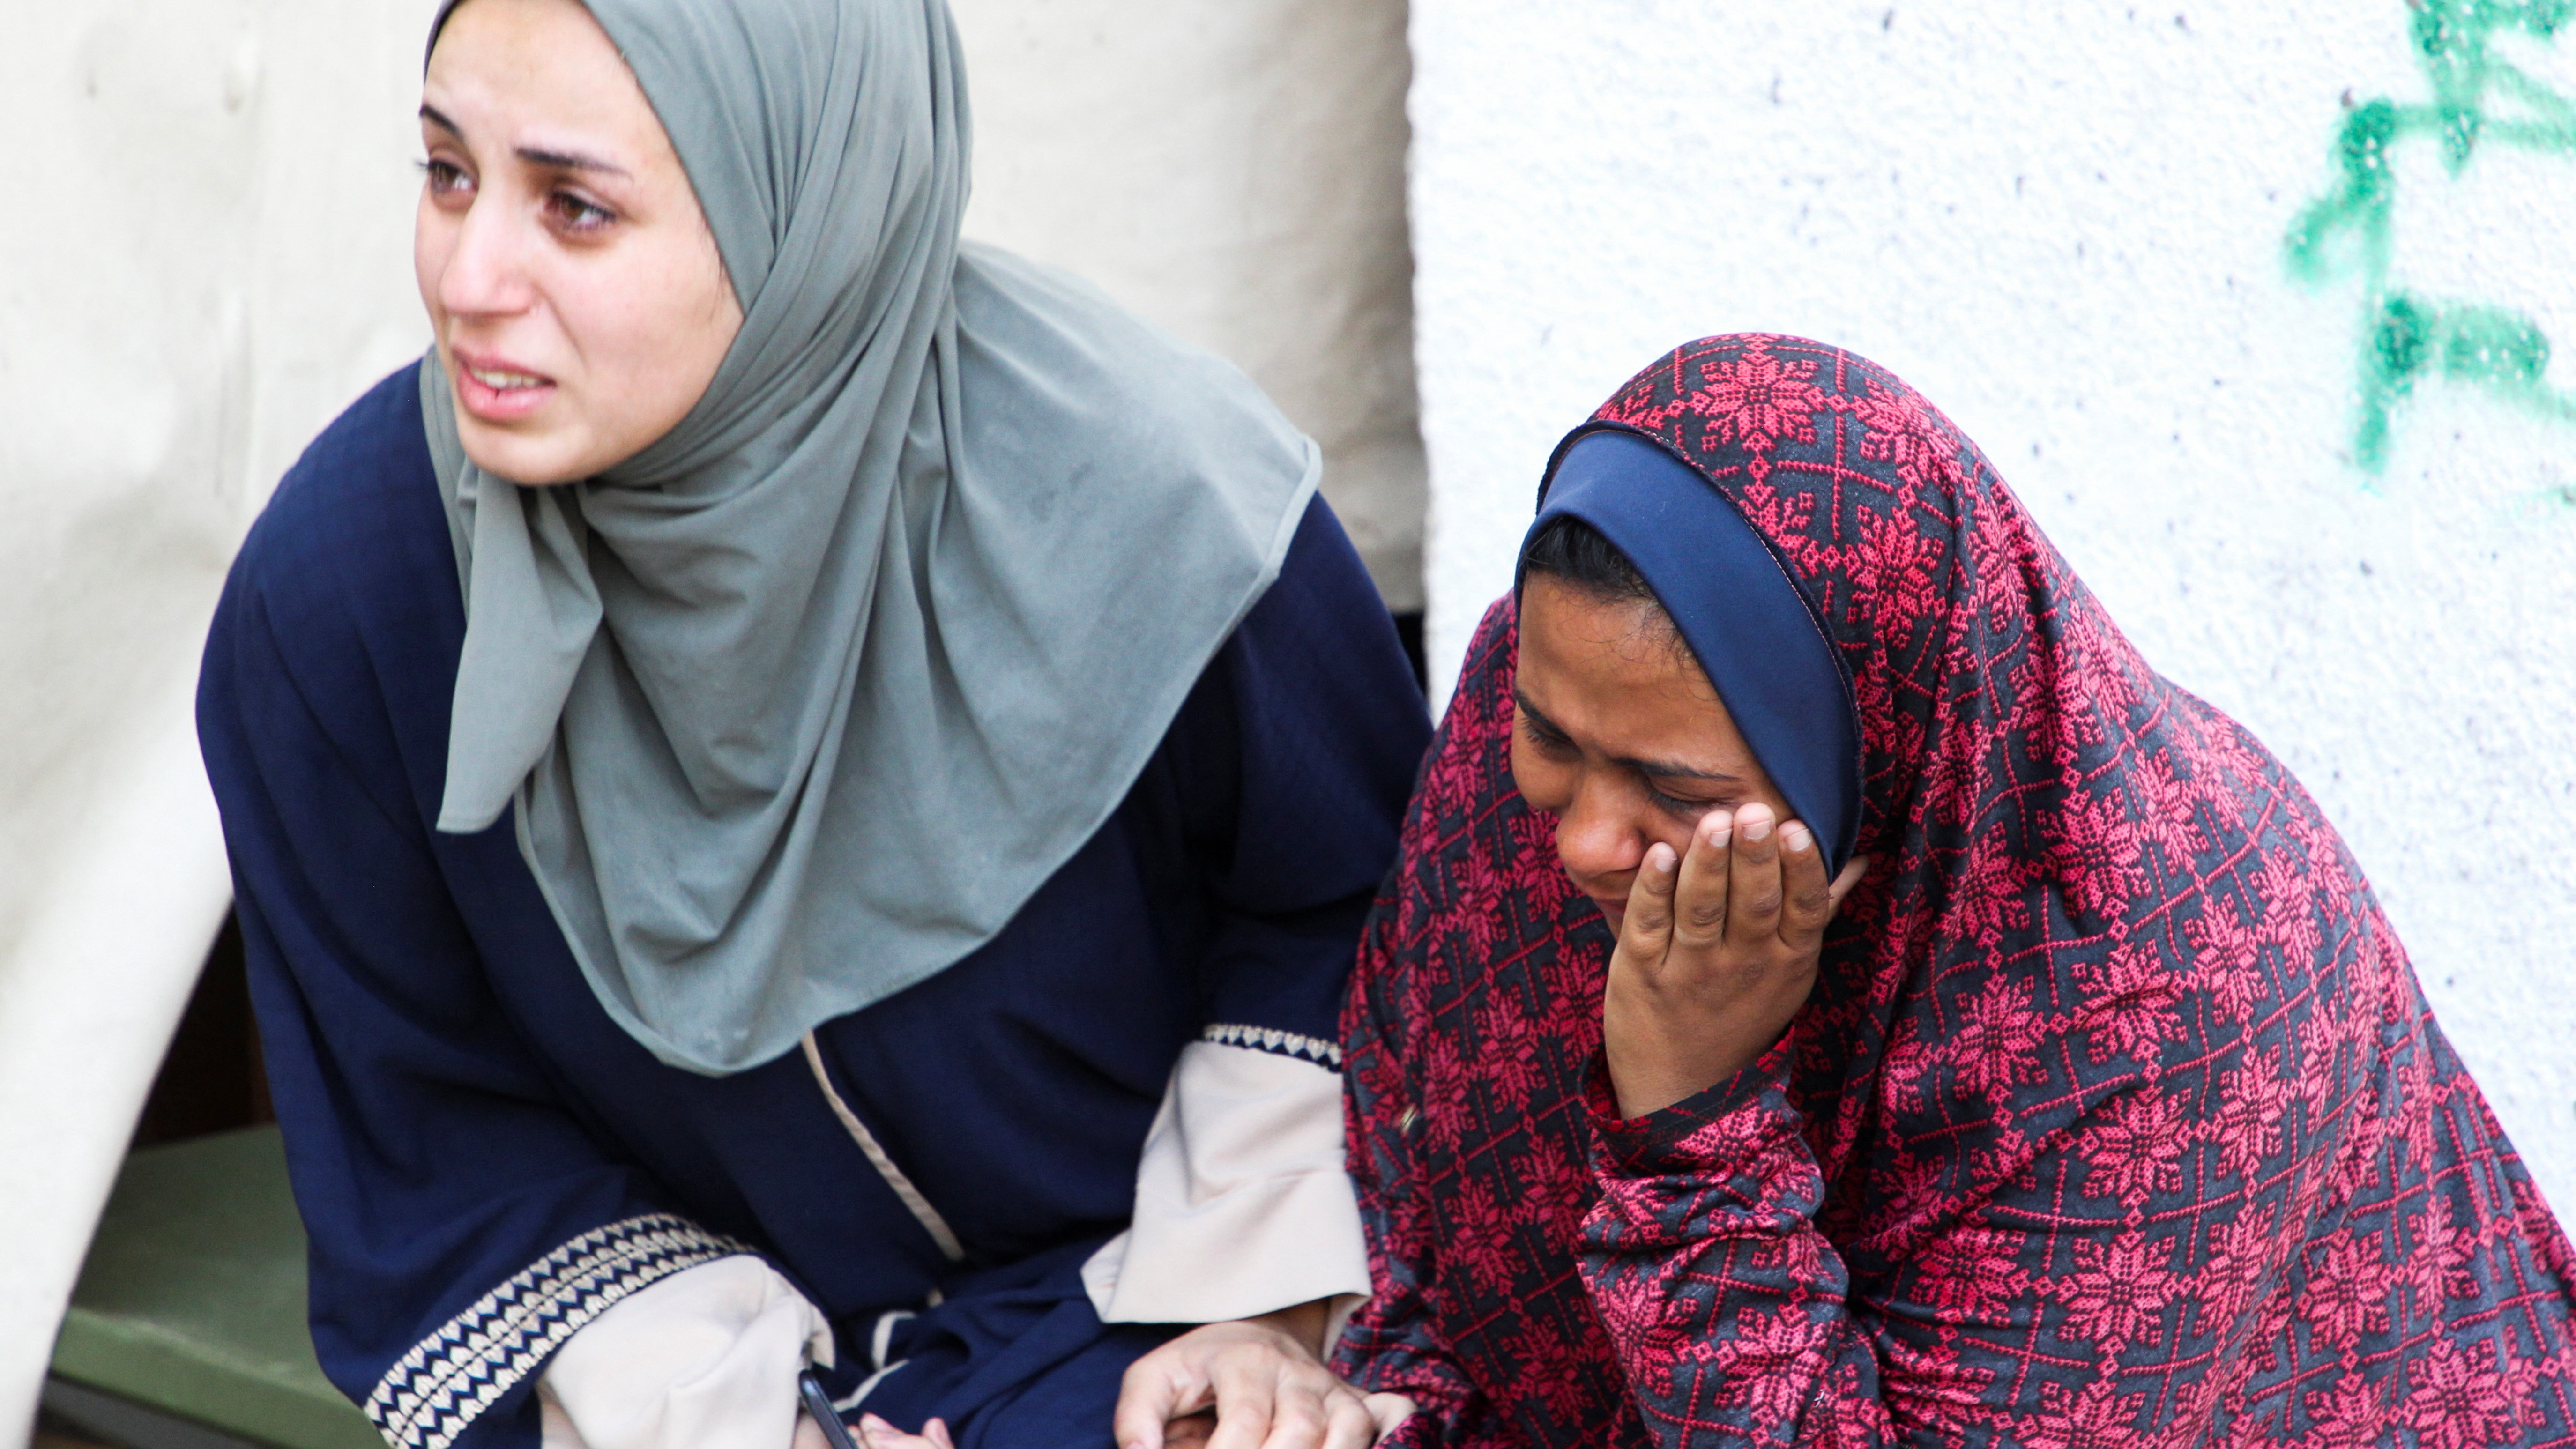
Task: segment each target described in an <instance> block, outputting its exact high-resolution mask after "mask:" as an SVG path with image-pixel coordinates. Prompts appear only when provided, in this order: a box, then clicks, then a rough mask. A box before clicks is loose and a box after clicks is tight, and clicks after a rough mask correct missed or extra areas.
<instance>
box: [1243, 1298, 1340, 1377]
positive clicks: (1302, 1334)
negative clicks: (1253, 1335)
mask: <svg viewBox="0 0 2576 1449" xmlns="http://www.w3.org/2000/svg"><path fill="white" fill-rule="evenodd" d="M1331 1311H1332V1300H1331V1299H1329V1298H1317V1299H1314V1300H1313V1301H1311V1302H1307V1303H1299V1304H1294V1305H1292V1306H1290V1307H1287V1308H1279V1309H1273V1310H1272V1311H1270V1312H1268V1313H1264V1314H1260V1315H1257V1316H1255V1317H1252V1318H1247V1319H1245V1320H1244V1322H1246V1323H1251V1324H1256V1325H1258V1326H1260V1327H1263V1328H1267V1329H1270V1330H1271V1331H1273V1332H1275V1333H1278V1334H1280V1335H1282V1336H1283V1337H1285V1338H1287V1339H1288V1340H1289V1341H1290V1342H1292V1343H1294V1344H1296V1345H1297V1346H1298V1347H1299V1348H1301V1349H1304V1350H1305V1351H1306V1356H1307V1357H1309V1358H1312V1359H1314V1360H1316V1361H1317V1362H1319V1363H1320V1362H1321V1361H1322V1360H1323V1357H1324V1324H1325V1321H1326V1320H1327V1319H1328V1318H1329V1317H1330V1316H1331Z"/></svg>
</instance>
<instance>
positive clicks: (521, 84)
mask: <svg viewBox="0 0 2576 1449" xmlns="http://www.w3.org/2000/svg"><path fill="white" fill-rule="evenodd" d="M423 89H424V91H425V92H426V94H428V95H429V96H430V97H431V98H432V100H433V102H443V103H445V104H442V105H441V107H440V108H441V109H442V110H449V111H450V114H454V111H453V110H452V109H451V107H461V108H463V109H465V110H468V111H470V112H473V113H475V114H476V115H477V116H478V117H480V118H484V119H487V120H502V121H507V122H511V123H533V124H538V125H542V126H545V127H547V128H548V129H559V130H563V131H565V132H575V131H577V132H579V133H580V134H582V135H583V136H586V137H591V138H595V139H597V140H602V141H619V140H622V141H625V142H627V143H629V144H632V145H636V146H639V147H643V146H650V145H652V144H654V143H660V142H662V139H663V138H662V130H661V125H660V122H659V121H657V120H656V119H655V118H654V115H653V109H652V107H651V105H650V104H649V103H647V102H646V100H645V98H644V91H643V88H642V87H641V86H639V85H637V84H636V81H635V74H634V72H633V71H631V70H629V69H628V68H627V66H626V61H625V59H624V58H623V57H621V56H620V55H619V54H618V53H617V47H616V45H615V44H614V43H613V42H611V41H610V40H609V38H608V33H607V32H606V31H604V30H602V29H600V28H599V22H598V21H596V20H594V19H592V18H591V14H590V12H589V11H588V10H586V9H584V8H583V7H582V6H580V5H578V4H576V3H574V0H466V3H464V4H462V5H459V6H457V7H456V9H455V10H454V11H453V12H451V13H450V14H449V16H448V18H447V24H446V25H445V26H444V27H443V28H441V29H440V31H439V33H438V42H437V44H436V45H435V46H434V47H432V49H431V50H430V54H429V71H428V76H427V79H426V82H425V84H424V87H423ZM460 119H462V118H461V117H460Z"/></svg>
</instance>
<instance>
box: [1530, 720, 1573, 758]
mask: <svg viewBox="0 0 2576 1449" xmlns="http://www.w3.org/2000/svg"><path fill="white" fill-rule="evenodd" d="M1520 724H1521V733H1522V734H1523V735H1524V736H1526V737H1527V738H1528V740H1529V742H1530V743H1531V744H1532V745H1535V746H1536V747H1537V748H1538V750H1539V752H1540V753H1541V754H1544V755H1548V756H1550V757H1553V758H1556V759H1564V758H1567V757H1569V756H1572V755H1574V754H1575V753H1577V752H1576V750H1575V748H1574V741H1572V740H1570V739H1568V738H1566V737H1565V736H1564V735H1563V734H1561V733H1559V732H1557V731H1555V730H1552V729H1549V728H1548V727H1547V726H1545V725H1543V724H1540V723H1539V722H1538V720H1537V719H1536V718H1535V717H1533V716H1531V715H1530V714H1528V713H1527V712H1523V713H1522V714H1521V717H1520Z"/></svg>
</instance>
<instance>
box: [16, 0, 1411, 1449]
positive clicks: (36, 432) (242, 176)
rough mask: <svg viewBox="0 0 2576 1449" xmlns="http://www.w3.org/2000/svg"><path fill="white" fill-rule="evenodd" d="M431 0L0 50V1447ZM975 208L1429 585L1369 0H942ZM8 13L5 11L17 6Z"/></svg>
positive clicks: (172, 939)
mask: <svg viewBox="0 0 2576 1449" xmlns="http://www.w3.org/2000/svg"><path fill="white" fill-rule="evenodd" d="M433 9H434V3H433V0H87V3H82V4H76V5H32V6H22V7H17V8H16V9H13V10H12V11H11V12H10V22H11V24H10V32H9V35H10V38H9V43H8V44H7V45H5V46H0V135H5V136H8V137H10V138H11V139H12V144H11V145H10V146H9V147H8V148H7V151H6V154H5V155H0V182H5V195H6V196H7V197H8V203H7V205H6V207H5V208H0V506H5V508H6V510H7V513H8V516H9V518H10V521H11V527H10V528H8V529H7V530H0V1223H5V1224H7V1225H8V1233H9V1247H8V1249H7V1251H5V1252H0V1444H4V1443H8V1442H11V1440H12V1436H14V1435H17V1434H19V1433H20V1432H21V1431H22V1427H23V1426H24V1425H25V1423H26V1422H27V1420H28V1417H29V1415H30V1414H31V1413H32V1412H33V1406H34V1394H35V1389H36V1385H37V1382H38V1380H39V1378H40V1377H41V1374H42V1370H43V1365H44V1362H45V1359H46V1356H47V1354H48V1353H49V1352H50V1350H51V1346H52V1342H53V1335H54V1326H55V1322H56V1319H57V1318H58V1317H59V1315H60V1312H61V1308H62V1304H63V1301H64V1298H65V1296H66V1295H67V1294H68V1292H69V1290H70V1287H71V1282H72V1278H73V1275H74V1273H75V1271H76V1270H77V1268H78V1265H79V1262H80V1258H81V1255H82V1253H83V1251H84V1250H85V1247H86V1244H87V1241H88V1237H89V1232H90V1227H91V1224H92V1222H93V1221H94V1219H95V1217H96V1214H97V1210H98V1207H99V1204H100V1203H101V1201H102V1200H103V1199H104V1195H105V1193H106V1190H107V1186H108V1182H109V1180H110V1177H111V1176H112V1174H113V1173H114V1170H115V1167H116V1164H117V1162H118V1161H119V1159H120V1157H121V1155H122V1152H123V1149H124V1145H125V1141H126V1138H127V1135H128V1134H129V1132H130V1131H131V1129H132V1125H133V1121H134V1116H135V1113H136V1111H137V1110H138V1108H139V1107H140V1105H141V1102H142V1099H143V1094H144V1091H145V1088H146V1087H147V1085H148V1084H149V1082H150V1079H151V1075H152V1072H153V1070H154V1069H155V1067H156V1065H157V1063H158V1061H159V1059H160V1055H161V1052H162V1050H163V1046H164V1043H165V1042H166V1041H167V1039H168V1036H169V1033H170V1030H171V1027H172V1025H173V1024H174V1023H175V1021H176V1019H177V1016H178V1013H179V1011H180V1008H181V1007H182V1006H183V1005H184V1003H185V1000H186V996H187V992H188V988H189V986H190V984H191V979H192V977H193V975H194V972H195V969H196V966H197V964H198V962H199V960H200V959H201V957H202V956H203V954H204V951H205V949H206V946H207V943H208V941H209V940H210V939H211V937H212V935H213V933H214V929H215V926H216V923H217V922H218V921H219V919H220V918H221V916H222V913H223V910H224V908H225V904H226V901H227V898H228V880H227V877H226V874H225V869H224V862H223V853H222V843H221V840H220V839H219V837H218V836H217V834H216V828H215V822H214V818H213V805H212V802H211V800H210V799H209V798H208V796H207V792H206V789H205V785H204V781H203V777H202V774H201V773H200V770H199V766H198V763H197V756H196V742H195V736H194V729H193V725H192V722H191V719H190V695H191V693H192V691H193V688H194V679H195V670H196V656H197V649H198V645H199V642H200V640H201V639H202V637H203V634H204V629H205V622H206V619H207V617H208V614H209V612H210V611H211V609H212V608H213V604H214V598H215V592H216V590H217V588H218V587H219V586H220V584H221V582H222V576H223V570H224V567H225V565H226V564H227V562H228V561H229V560H230V558H231V556H232V551H233V549H234V547H235V546H236V544H237V543H238V541H239V539H240V537H241V533H242V530H243V529H245V528H246V527H247V526H248V524H249V522H250V520H251V518H252V517H253V516H254V515H255V514H256V512H257V509H258V507H259V504H260V503H261V501H262V500H263V499H264V498H265V497H266V496H267V492H268V490H269V488H270V487H272V486H273V485H274V484H275V482H276V480H277V478H278V475H279V474H280V473H282V472H283V471H284V470H285V468H286V466H287V465H288V464H289V463H290V462H292V461H293V459H294V457H295V455H296V453H297V452H298V451H300V450H301V449H302V447H303V445H304V444H305V442H306V441H307V440H308V439H310V438H311V437H312V435H313V434H314V432H315V431H317V430H318V429H319V428H320V427H321V426H322V425H323V424H324V423H325V422H327V421H329V419H330V418H331V417H332V416H333V415H334V414H335V413H337V412H338V411H339V409H340V408H341V407H343V406H345V405H346V404H347V402H348V401H349V400H350V399H352V398H354V397H355V396H356V395H357V394H358V393H359V392H361V391H362V390H364V388H365V387H366V386H367V385H368V384H369V383H371V382H373V381H374V380H375V379H376V378H378V377H380V376H382V375H383V374H384V373H385V372H387V371H390V370H391V369H393V368H394V367H396V366H399V365H400V364H401V363H402V362H404V361H405V360H406V359H408V358H410V357H412V356H416V355H417V354H418V353H419V351H420V350H421V349H422V348H423V347H424V346H425V345H426V344H427V328H426V325H425V324H424V322H423V321H422V320H421V317H420V307H419V303H418V301H417V299H416V297H415V296H414V293H413V288H412V281H411V270H410V237H411V215H412V209H413V199H414V197H415V195H416V188H417V186H418V179H417V176H416V175H415V173H414V172H413V170H412V167H411V162H412V161H413V160H415V159H416V158H417V155H418V149H419V143H418V139H417V126H416V125H415V123H414V122H413V120H412V112H413V108H414V107H415V106H416V105H417V104H418V99H419V66H420V44H421V39H422V36H423V35H424V33H425V29H426V26H427V22H428V17H429V15H430V13H431V11H432V10H433ZM957 10H958V15H959V20H960V23H961V28H962V29H963V31H964V33H965V36H966V43H967V50H968V59H969V64H970V67H971V69H972V74H973V88H974V102H975V110H976V118H977V122H978V131H979V136H978V147H977V191H976V199H975V203H974V208H973V210H972V212H971V213H970V216H969V223H968V225H969V230H970V232H972V233H973V234H976V235H980V236H985V237H989V238H991V239H993V240H996V241H999V242H1002V243H1004V244H1006V245H1010V246H1014V247H1017V248H1019V249H1021V250H1023V251H1026V252H1028V253H1031V254H1033V255H1036V256H1039V257H1043V258H1046V259H1048V260H1052V261H1055V262H1058V263H1061V264H1065V265H1068V266H1071V267H1073V268H1075V269H1076V270H1079V271H1082V272H1084V273H1086V274H1088V275H1090V276H1091V277H1093V278H1094V280H1096V281H1099V282H1101V283H1102V284H1104V285H1105V286H1107V287H1108V288H1109V290H1110V291H1112V292H1113V293H1115V294H1116V295H1118V296H1120V297H1121V298H1122V299H1124V300H1125V301H1127V302H1128V303H1129V305H1131V306H1134V307H1136V308H1137V309H1138V310H1140V311H1141V312H1143V313H1145V314H1146V315H1147V316H1149V317H1152V318H1154V319H1155V320H1157V321H1159V322H1161V323H1162V324H1164V325H1165V326H1167V327H1170V328H1172V329H1173V330H1175V331H1177V332H1179V333H1181V334H1183V335H1185V336H1187V337H1190V338H1192V339H1193V340H1196V341H1199V342H1201V343H1203V344H1206V345H1209V346H1212V347H1214V348H1215V349H1217V350H1218V351H1220V352H1223V353H1225V354H1226V355H1228V356H1230V357H1232V358H1234V359H1235V360H1236V361H1237V362H1239V363H1241V364H1242V365H1243V366H1244V367H1245V368H1246V369H1247V370H1249V371H1250V372H1251V373H1252V374H1253V375H1254V376H1255V377H1256V378H1257V379H1259V380H1260V381H1261V382H1262V383H1263V385H1265V386H1266V387H1268V388H1269V389H1270V390H1271V392H1272V394H1273V395H1274V396H1275V397H1277V398H1278V399H1279V400H1280V402H1281V404H1282V405H1283V406H1284V407H1285V408H1286V409H1287V411H1288V412H1289V414H1290V416H1292V417H1293V418H1295V419H1296V420H1297V421H1298V422H1299V423H1300V424H1301V425H1302V426H1304V427H1305V428H1306V429H1307V430H1308V431H1310V432H1312V433H1314V434H1315V435H1316V436H1317V437H1318V438H1319V439H1320V440H1321V441H1322V442H1323V444H1324V447H1325V452H1326V459H1327V464H1328V474H1327V478H1326V484H1325V486H1326V489H1327V491H1328V493H1329V494H1330V495H1331V497H1332V498H1333V501H1334V503H1335V504H1336V505H1337V506H1338V507H1339V508H1340V510H1341V512H1342V515H1343V517H1344V519H1345V521H1346V522H1347V523H1348V524H1349V525H1350V527H1351V531H1352V533H1353V535H1354V536H1355V537H1356V539H1357V540H1358V541H1359V543H1360V545H1361V548H1362V550H1363V552H1364V553H1365V555H1366V556H1367V557H1368V560H1369V562H1370V564H1371V567H1372V569H1373V570H1374V571H1375V573H1376V575H1377V577H1378V579H1379V581H1380V583H1381V585H1382V587H1384V589H1385V590H1386V591H1387V593H1388V594H1389V596H1390V598H1391V599H1393V600H1394V601H1395V602H1396V603H1397V604H1398V605H1399V606H1404V605H1416V604H1418V602H1419V599H1420V574H1419V545H1420V536H1421V513H1422V497H1423V485H1422V462H1421V445H1420V441H1419V438H1418V435H1417V434H1416V432H1415V430H1414V422H1413V394H1412V370H1411V359H1410V355H1409V353H1410V347H1411V334H1410V330H1409V321H1410V317H1409V307H1410V296H1409V291H1408V284H1409V277H1410V273H1409V268H1408V261H1407V257H1406V253H1405V238H1404V225H1403V184H1402V175H1403V173H1402V165H1403V161H1402V155H1403V151H1402V148H1403V144H1404V116H1403V96H1404V84H1405V77H1406V62H1405V52H1404V46H1403V10H1402V5H1401V0H1130V3H1125V4H1109V3H1103V0H1078V3H1077V0H959V3H958V6H957ZM21 12H23V13H21Z"/></svg>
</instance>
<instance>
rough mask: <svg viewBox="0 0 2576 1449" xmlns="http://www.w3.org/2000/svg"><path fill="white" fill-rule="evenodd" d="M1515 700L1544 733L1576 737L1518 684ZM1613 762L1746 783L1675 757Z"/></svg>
mask: <svg viewBox="0 0 2576 1449" xmlns="http://www.w3.org/2000/svg"><path fill="white" fill-rule="evenodd" d="M1512 703H1514V704H1517V705H1519V706H1520V707H1521V711H1522V712H1523V713H1525V714H1527V715H1528V716H1529V717H1530V719H1531V720H1532V721H1533V722H1535V723H1536V724H1537V725H1538V727H1539V729H1540V731H1541V732H1542V733H1545V734H1551V735H1554V736H1556V737H1557V738H1558V739H1561V740H1571V739H1572V738H1573V736H1571V735H1569V734H1567V733H1566V732H1565V727H1564V726H1563V725H1560V724H1558V723H1557V722H1556V721H1554V720H1552V719H1549V718H1548V717H1547V711H1545V710H1543V709H1540V708H1539V707H1538V706H1537V705H1534V704H1532V703H1530V697H1529V696H1528V695H1526V694H1523V693H1521V687H1520V686H1519V685H1517V684H1515V685H1513V686H1512ZM1610 762H1611V763H1612V764H1614V765H1624V766H1626V767H1627V768H1629V769H1631V770H1634V771H1636V772H1637V773H1638V774H1640V775H1650V776H1653V777H1654V778H1656V779H1659V780H1709V781H1714V782H1716V783H1718V784H1721V785H1741V784H1744V783H1746V781H1745V779H1744V777H1743V776H1742V775H1730V774H1728V773H1727V772H1726V771H1724V770H1702V769H1699V768H1696V767H1694V766H1691V765H1684V764H1679V763H1677V762H1675V761H1672V760H1641V759H1637V758H1635V757H1634V756H1631V755H1614V756H1612V757H1611V761H1610Z"/></svg>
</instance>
